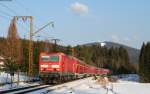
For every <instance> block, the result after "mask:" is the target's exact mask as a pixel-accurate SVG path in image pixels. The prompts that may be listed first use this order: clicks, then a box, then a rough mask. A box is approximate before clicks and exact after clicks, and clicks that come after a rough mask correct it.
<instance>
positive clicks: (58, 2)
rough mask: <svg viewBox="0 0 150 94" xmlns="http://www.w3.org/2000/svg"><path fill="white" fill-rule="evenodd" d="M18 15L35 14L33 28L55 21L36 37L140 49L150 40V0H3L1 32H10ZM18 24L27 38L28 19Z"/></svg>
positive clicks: (21, 34)
mask: <svg viewBox="0 0 150 94" xmlns="http://www.w3.org/2000/svg"><path fill="white" fill-rule="evenodd" d="M16 15H19V16H30V15H31V16H33V31H36V30H38V29H39V28H41V27H42V26H44V25H46V24H47V23H49V22H51V21H53V22H54V28H53V27H52V26H51V25H49V26H48V27H46V28H44V29H43V30H42V31H40V32H39V33H37V34H36V35H35V36H34V39H35V40H36V39H38V40H45V39H52V38H58V39H60V40H61V41H60V42H59V44H61V45H72V46H75V45H77V44H85V43H91V42H103V41H112V42H117V43H121V44H124V45H128V46H131V47H134V48H138V49H140V48H141V45H142V44H143V42H148V41H150V37H149V35H150V0H0V36H4V37H6V36H7V31H8V27H9V24H10V21H11V19H12V18H13V16H16ZM17 27H18V33H19V36H20V37H21V38H28V35H29V20H26V21H23V20H21V19H20V20H18V21H17ZM39 36H40V37H39Z"/></svg>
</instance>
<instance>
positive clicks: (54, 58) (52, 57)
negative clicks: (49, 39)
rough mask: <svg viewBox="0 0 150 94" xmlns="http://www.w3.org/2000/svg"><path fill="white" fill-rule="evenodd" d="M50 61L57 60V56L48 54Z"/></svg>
mask: <svg viewBox="0 0 150 94" xmlns="http://www.w3.org/2000/svg"><path fill="white" fill-rule="evenodd" d="M50 61H53V62H56V61H59V56H50Z"/></svg>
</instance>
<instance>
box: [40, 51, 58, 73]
mask: <svg viewBox="0 0 150 94" xmlns="http://www.w3.org/2000/svg"><path fill="white" fill-rule="evenodd" d="M59 61H60V56H59V55H53V54H52V55H45V54H44V55H41V56H40V71H41V72H54V71H59V70H60V65H59Z"/></svg>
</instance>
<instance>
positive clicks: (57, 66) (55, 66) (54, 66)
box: [51, 65, 59, 68]
mask: <svg viewBox="0 0 150 94" xmlns="http://www.w3.org/2000/svg"><path fill="white" fill-rule="evenodd" d="M51 67H52V68H59V65H51Z"/></svg>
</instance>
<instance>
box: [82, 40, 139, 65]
mask: <svg viewBox="0 0 150 94" xmlns="http://www.w3.org/2000/svg"><path fill="white" fill-rule="evenodd" d="M83 45H84V46H92V45H99V46H104V47H107V48H111V47H114V48H119V47H123V48H125V49H126V50H127V52H128V54H129V58H130V62H131V63H134V64H135V63H138V59H139V54H140V50H139V49H136V48H133V47H129V46H127V45H123V44H119V43H115V42H108V41H105V42H93V43H87V44H83Z"/></svg>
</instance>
